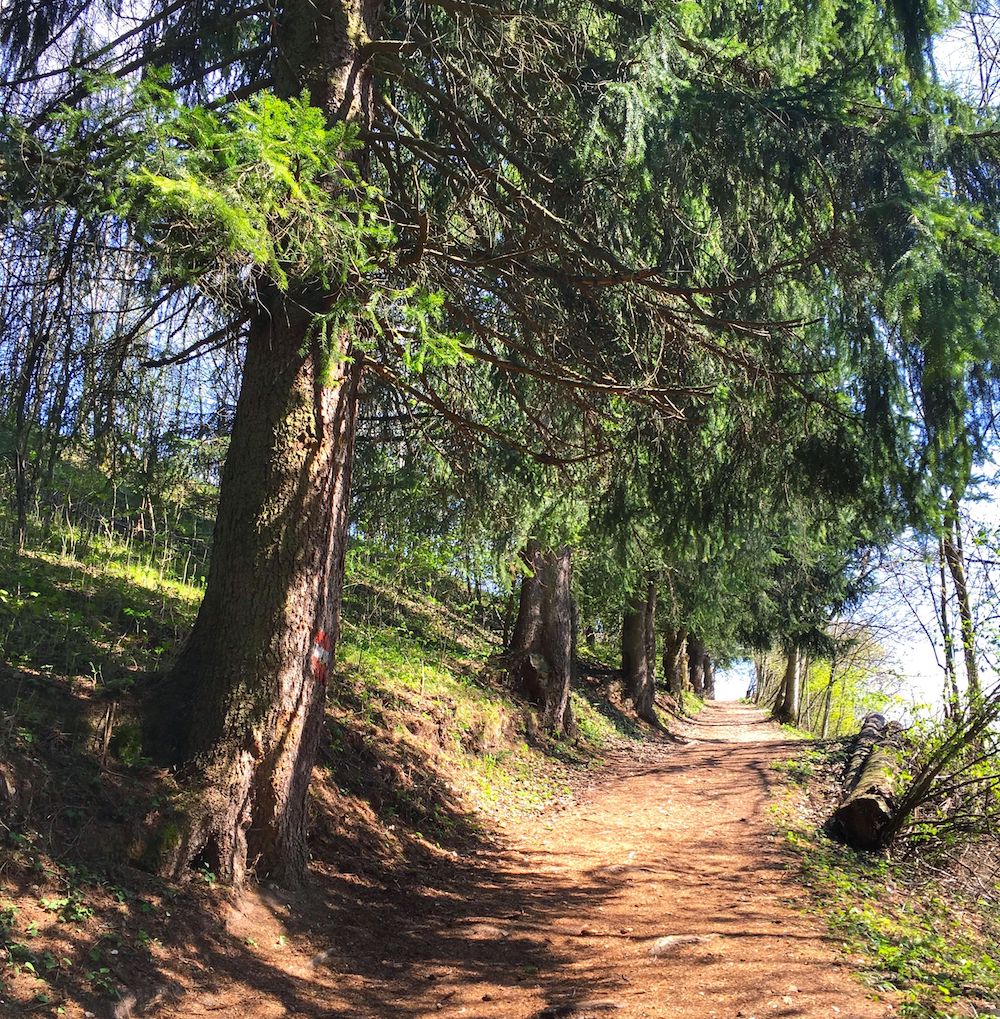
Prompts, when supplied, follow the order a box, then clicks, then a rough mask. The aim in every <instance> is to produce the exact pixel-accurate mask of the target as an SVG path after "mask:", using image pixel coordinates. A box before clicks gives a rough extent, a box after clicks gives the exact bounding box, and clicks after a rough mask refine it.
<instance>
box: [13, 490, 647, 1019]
mask: <svg viewBox="0 0 1000 1019" xmlns="http://www.w3.org/2000/svg"><path fill="white" fill-rule="evenodd" d="M106 508H107V507H106ZM147 516H148V514H147ZM136 519H137V512H136V510H135V509H134V508H133V509H132V510H130V511H129V512H127V513H126V512H119V513H118V515H117V517H116V516H112V515H111V514H110V513H108V515H106V516H102V515H101V514H100V513H96V512H94V513H91V514H90V516H89V517H88V518H86V519H80V520H75V521H73V520H71V521H69V522H67V519H66V514H65V513H63V514H62V516H59V515H56V516H54V517H53V519H51V520H49V521H47V522H46V521H43V520H42V519H40V518H39V519H36V520H35V522H34V523H35V528H34V530H33V537H34V540H33V542H32V546H31V547H30V548H29V549H28V550H27V551H25V552H24V553H23V554H18V553H16V552H14V551H12V550H11V549H10V548H0V659H2V661H3V663H4V664H3V666H2V669H0V847H2V848H0V851H2V857H0V998H3V999H4V1001H5V1002H6V1003H7V1004H6V1005H5V1006H4V1007H9V1008H14V1009H15V1010H24V1011H25V1012H28V1011H30V1012H31V1013H32V1014H43V1015H45V1014H52V1015H59V1014H79V1012H78V1009H79V1008H84V1007H85V1008H86V1009H87V1010H94V1009H96V1008H97V1006H98V1005H99V1003H100V1002H101V1001H102V1000H110V999H117V998H119V996H121V995H134V994H135V993H136V988H137V987H142V988H146V992H145V993H146V994H147V997H148V996H149V995H151V994H153V993H154V990H155V988H156V987H157V986H159V984H158V980H159V976H158V974H161V973H162V972H164V971H166V970H169V969H170V968H171V967H173V966H175V965H176V960H177V955H178V953H179V952H182V951H202V950H205V951H208V948H206V947H205V945H206V942H205V939H206V937H208V933H207V932H209V931H212V932H217V930H218V927H219V922H220V921H219V917H220V915H221V914H220V910H221V909H222V905H221V904H222V903H223V901H224V894H223V893H222V892H221V890H220V889H218V888H217V887H216V882H215V875H214V874H212V873H211V872H210V871H208V870H203V871H202V872H199V873H198V874H196V875H193V876H192V878H191V879H190V880H189V881H186V882H184V883H182V884H171V883H168V882H163V881H161V880H159V879H157V878H154V877H153V876H151V875H150V874H148V873H145V872H144V871H143V870H142V869H140V868H138V867H137V866H136V865H135V861H136V859H137V858H139V857H141V854H142V848H143V838H142V835H143V831H144V823H143V822H144V819H145V818H147V817H149V816H151V815H154V814H155V812H156V810H157V809H158V807H159V805H160V804H161V803H162V802H163V801H164V798H165V797H167V796H168V795H169V794H170V793H171V791H172V790H173V788H174V783H173V779H172V777H171V776H170V775H169V774H168V773H166V772H164V771H162V770H160V769H158V768H156V767H154V766H153V765H152V764H151V763H150V762H149V761H148V760H147V758H146V756H145V754H144V751H143V747H142V742H141V737H140V731H139V727H138V725H137V724H136V709H137V692H138V691H139V690H141V687H142V683H143V679H144V677H145V676H147V675H148V674H150V673H153V672H155V671H156V670H161V669H163V668H165V667H166V666H167V665H168V664H169V662H170V660H171V658H172V656H173V655H174V653H175V652H176V650H177V648H178V646H179V643H180V642H181V641H182V640H183V639H184V636H185V634H186V632H187V630H188V628H189V626H190V624H191V622H192V620H193V618H194V615H195V613H196V611H197V606H198V603H199V599H200V597H201V593H202V588H201V586H200V585H201V582H202V580H201V578H202V576H203V574H202V572H201V552H200V550H199V551H198V552H193V551H192V549H193V548H196V546H193V545H192V543H191V541H189V540H188V541H185V539H184V532H183V530H177V531H171V530H170V529H169V528H163V527H161V528H160V529H159V530H158V531H156V532H151V531H150V529H149V527H148V526H147V527H146V528H144V529H138V528H137V527H136ZM167 519H168V523H169V515H168V518H167ZM0 524H2V522H0ZM201 540H202V538H199V539H198V541H199V542H200V541H201ZM193 564H194V565H193ZM491 614H492V618H494V619H495V618H497V617H496V613H495V612H492V610H491V609H490V608H489V607H485V606H482V605H480V604H479V603H478V602H477V601H475V600H473V599H471V598H470V597H469V596H468V594H467V593H466V592H465V590H464V588H462V587H461V586H460V585H459V584H457V583H456V582H455V580H454V578H451V577H449V576H448V575H447V573H446V572H445V573H438V574H436V575H433V576H431V577H428V576H426V575H422V578H421V582H420V583H419V584H409V583H407V578H406V577H405V576H401V575H400V566H399V558H398V556H394V555H391V554H389V553H388V552H386V551H385V550H379V549H376V548H372V547H366V546H363V545H356V546H355V548H354V549H353V550H352V553H351V556H350V561H349V564H348V576H347V588H346V601H345V612H344V616H345V618H344V633H343V639H342V641H341V644H340V648H339V660H338V674H337V676H336V678H335V680H333V681H331V683H330V690H331V699H330V702H329V708H328V733H327V738H326V739H325V741H324V746H323V750H322V754H321V760H320V763H319V766H318V768H317V774H316V781H315V784H314V794H313V801H314V802H313V808H312V819H313V823H312V847H313V852H314V856H315V860H314V868H313V869H314V872H317V873H320V872H326V873H336V874H339V875H348V874H349V875H354V878H353V880H355V881H358V882H361V883H363V884H365V885H369V884H374V885H377V886H382V887H385V886H390V885H392V884H393V883H398V882H405V881H407V880H409V879H410V878H409V877H408V875H412V874H413V873H415V872H418V871H420V869H421V868H426V867H427V866H433V865H434V861H439V862H440V861H449V860H453V859H455V858H457V856H458V855H459V854H462V853H464V852H466V851H468V850H470V848H471V847H474V846H476V845H480V844H485V843H488V842H489V840H490V838H491V837H492V835H493V833H494V832H496V831H499V830H501V829H503V828H504V827H505V826H510V825H514V824H516V822H517V819H518V817H521V816H523V815H524V814H525V812H531V811H535V810H538V809H540V808H541V807H543V806H545V805H548V804H553V803H556V802H558V801H560V800H568V799H569V798H571V797H572V795H573V791H574V789H575V788H577V787H578V786H579V784H580V783H581V782H582V781H585V780H586V777H587V775H588V773H589V772H590V771H592V770H593V769H595V768H598V767H599V766H600V765H601V763H602V761H603V760H605V759H606V758H607V757H608V756H609V755H615V754H616V753H617V752H619V751H622V750H628V751H629V752H630V753H633V754H634V753H637V752H640V751H641V746H642V743H643V742H644V741H645V740H646V739H648V738H649V735H650V734H649V733H648V732H647V731H645V730H643V729H642V728H640V727H639V726H637V725H636V724H634V723H633V722H632V721H630V720H629V719H628V718H627V717H626V716H625V714H624V713H623V712H622V711H621V710H620V709H619V707H618V706H616V695H615V693H614V691H613V690H610V689H608V687H607V686H606V685H604V684H605V683H606V680H607V676H608V673H607V671H606V670H605V671H603V672H602V671H600V670H595V671H594V674H593V675H588V674H585V675H584V676H582V677H581V683H580V685H579V689H578V690H577V691H576V692H575V693H574V695H573V698H574V703H573V706H574V711H575V714H576V718H577V720H578V727H579V734H578V737H577V738H575V739H573V740H564V741H553V740H549V739H546V738H543V737H542V736H541V735H540V734H539V733H538V731H537V729H536V726H535V724H534V715H533V712H532V710H531V709H530V708H529V707H528V706H526V705H525V704H523V703H521V702H519V701H518V700H517V699H516V698H514V697H513V696H512V695H511V693H510V691H509V690H507V689H506V688H505V687H504V685H503V682H502V676H501V675H500V674H498V673H497V672H496V670H495V669H494V668H493V667H492V666H491V665H490V657H491V656H492V655H494V654H495V653H496V652H497V651H498V650H499V641H498V635H497V633H496V632H495V631H493V630H490V629H488V628H487V627H486V626H484V625H483V620H484V618H485V617H487V616H490V615H491ZM212 936H213V937H214V936H215V934H213V935H212ZM192 946H195V947H192ZM197 946H201V947H200V948H198V947H197ZM216 949H217V950H219V951H222V950H223V949H221V948H219V947H218V946H216ZM252 949H253V946H251V945H243V944H241V943H236V942H233V940H232V939H231V938H230V939H229V940H228V942H227V943H226V944H225V946H224V951H225V953H226V954H227V957H231V956H233V955H234V954H235V955H236V956H238V955H239V953H241V952H244V951H245V952H248V953H250V952H251V951H252ZM103 1007H104V1009H105V1010H106V1006H103ZM60 1009H62V1010H64V1011H62V1012H60ZM67 1010H68V1011H67ZM97 1014H103V1013H100V1012H99V1013H97Z"/></svg>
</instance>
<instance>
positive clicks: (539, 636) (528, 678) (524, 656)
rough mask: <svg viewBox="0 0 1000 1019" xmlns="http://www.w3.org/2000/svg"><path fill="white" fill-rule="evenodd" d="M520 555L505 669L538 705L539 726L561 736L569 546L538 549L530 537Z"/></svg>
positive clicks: (569, 652)
mask: <svg viewBox="0 0 1000 1019" xmlns="http://www.w3.org/2000/svg"><path fill="white" fill-rule="evenodd" d="M523 558H524V561H525V565H526V566H527V567H528V573H526V574H525V577H524V579H523V580H522V581H521V600H520V607H519V609H518V613H517V622H516V623H515V624H514V635H513V636H512V638H511V642H510V647H509V648H508V650H507V653H506V655H505V658H506V662H507V672H508V675H509V676H510V680H511V684H512V686H513V687H514V689H515V690H517V691H518V693H520V694H521V695H522V696H523V697H525V698H527V699H528V700H529V701H531V702H532V703H533V704H535V705H537V706H538V707H539V708H540V710H541V714H542V726H543V728H544V729H546V730H547V731H548V732H552V733H556V734H558V735H562V734H565V733H569V732H571V731H572V729H573V713H572V710H571V708H570V701H569V693H570V687H571V685H572V682H573V674H574V670H575V668H576V625H575V623H574V616H575V612H574V607H573V599H572V595H571V592H570V582H571V579H572V570H571V564H570V550H569V549H568V548H564V549H561V550H560V551H558V552H555V551H547V550H546V551H543V550H542V548H541V547H540V546H539V544H538V542H537V541H534V540H532V541H530V542H529V543H528V547H527V548H526V549H525V551H524V553H523Z"/></svg>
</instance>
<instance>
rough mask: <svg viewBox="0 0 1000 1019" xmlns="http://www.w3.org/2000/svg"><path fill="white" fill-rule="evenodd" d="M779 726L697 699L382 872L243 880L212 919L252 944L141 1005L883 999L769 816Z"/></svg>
mask: <svg viewBox="0 0 1000 1019" xmlns="http://www.w3.org/2000/svg"><path fill="white" fill-rule="evenodd" d="M799 746H800V744H798V743H797V741H791V740H790V738H789V736H788V735H787V734H786V733H785V732H783V731H782V730H781V729H780V728H779V727H777V726H776V725H774V724H772V723H770V722H768V721H766V719H765V717H764V714H763V712H761V711H759V710H757V709H755V708H752V707H749V706H746V705H742V704H733V703H716V704H709V705H708V706H707V707H706V709H705V711H704V712H703V713H702V714H701V715H700V716H699V717H698V718H697V719H694V720H692V721H688V722H686V723H683V726H682V733H681V737H680V741H675V740H667V739H664V740H663V741H662V742H658V743H657V744H655V745H653V746H650V747H649V751H648V752H647V753H645V754H643V755H642V756H641V758H640V760H639V761H638V762H637V761H636V759H635V758H634V757H631V758H630V757H628V756H625V755H622V756H621V757H619V758H617V759H616V760H614V761H612V762H610V763H609V765H608V767H607V768H605V769H602V771H601V773H600V774H596V775H594V776H592V778H591V780H590V783H591V784H590V785H589V787H588V788H586V789H584V790H581V791H580V792H579V793H578V795H577V796H576V798H575V801H574V802H573V803H572V804H570V805H565V804H564V805H563V806H561V807H559V808H553V809H550V810H548V811H545V812H543V813H541V814H540V815H539V816H538V817H536V818H532V819H529V820H528V821H524V822H522V823H520V824H519V825H518V826H517V829H516V831H515V830H513V828H514V826H511V830H510V831H509V832H508V834H507V835H506V836H505V837H503V838H502V839H498V840H497V841H496V843H495V844H494V845H491V846H486V845H484V844H482V843H481V844H480V845H479V847H478V848H471V847H470V849H469V851H468V852H466V853H454V852H444V851H443V852H442V853H441V856H440V858H439V860H438V861H437V862H434V861H432V860H428V861H425V862H424V863H423V864H422V865H420V866H418V867H415V868H413V869H412V870H411V872H410V873H409V874H408V875H400V882H399V884H398V885H397V886H396V887H385V886H383V887H380V888H375V887H372V886H370V885H366V884H365V883H364V882H357V881H352V880H350V875H344V874H341V873H338V872H336V871H335V870H333V869H332V868H331V869H330V870H329V871H327V870H326V869H325V868H324V867H323V866H322V865H321V864H314V871H313V875H312V878H311V880H310V883H309V885H308V886H307V887H306V888H304V889H303V890H302V891H301V892H299V893H296V894H294V895H288V894H285V893H279V892H277V891H274V890H266V889H265V890H263V891H261V892H257V893H254V894H252V895H248V896H244V897H243V898H242V899H241V900H240V902H239V904H238V905H231V906H230V907H229V909H228V915H226V916H225V926H226V928H227V933H228V935H229V936H230V938H231V939H232V941H233V942H235V941H236V940H237V939H241V940H242V941H243V943H245V944H249V945H252V946H253V952H252V956H253V961H252V962H251V961H250V960H248V959H247V957H246V954H245V953H244V954H242V955H241V957H240V959H239V962H238V965H236V964H235V963H236V960H235V959H232V960H229V961H228V962H227V959H226V958H225V956H224V955H222V954H219V955H214V956H212V957H211V958H205V957H203V958H202V959H200V960H198V961H197V963H196V962H195V960H189V961H190V962H191V967H190V968H189V969H188V970H187V971H184V970H183V969H182V968H180V967H170V968H173V969H174V974H173V976H174V978H175V980H172V981H171V983H172V988H171V989H168V988H167V987H166V986H164V987H163V988H162V989H161V994H160V995H159V996H158V997H157V999H156V1000H149V999H148V998H147V1005H146V1008H145V1009H143V1011H145V1013H146V1014H156V1015H161V1016H171V1017H173V1016H176V1017H181V1016H184V1017H187V1016H191V1017H193V1016H219V1015H221V1016H239V1017H241V1019H265V1017H267V1019H271V1017H278V1016H289V1017H291V1016H295V1017H298V1016H302V1017H310V1019H320V1017H328V1019H334V1017H337V1019H341V1017H342V1019H347V1017H351V1019H367V1017H373V1019H374V1017H377V1019H389V1017H418V1016H436V1015H441V1016H443V1017H448V1016H459V1015H462V1016H469V1017H477V1019H479V1017H482V1019H493V1017H495V1019H501V1017H502V1019H528V1017H537V1019H548V1017H561V1016H567V1017H568V1016H573V1017H575V1019H584V1017H587V1016H603V1015H620V1016H622V1017H623V1019H624V1017H630V1019H633V1017H634V1019H640V1017H670V1016H685V1017H691V1016H694V1017H706V1019H707V1017H713V1016H719V1017H729V1019H732V1017H745V1019H752V1017H757V1019H764V1017H770V1016H782V1017H792V1016H841V1017H845V1019H850V1017H859V1019H860V1017H868V1016H884V1015H886V1014H888V1013H890V1012H892V1010H893V1005H892V1002H891V999H890V998H889V997H887V996H885V995H878V994H875V993H873V992H872V991H871V990H867V989H866V988H864V987H863V986H862V985H861V984H860V983H858V982H857V980H856V979H855V978H854V977H853V976H852V969H853V967H852V965H851V961H850V960H849V959H848V958H847V957H846V956H845V955H844V954H843V953H842V951H841V950H840V948H839V947H838V945H837V944H836V943H834V942H833V941H832V940H831V938H830V936H829V934H828V933H827V928H826V925H825V923H824V920H823V919H822V918H821V917H820V916H817V915H815V911H814V910H812V911H811V910H810V907H809V898H808V893H807V892H806V891H805V890H804V889H803V888H801V887H800V886H798V885H797V883H796V879H795V877H794V876H793V875H794V874H795V872H796V868H795V864H794V860H793V859H792V857H791V855H790V853H789V852H788V850H787V849H786V848H785V846H784V844H783V840H782V839H781V838H780V837H778V835H777V834H776V832H775V824H776V822H775V817H774V814H773V811H772V810H771V808H772V807H773V805H774V804H775V802H776V799H777V798H778V797H780V795H781V794H782V788H783V786H784V785H785V782H786V780H785V779H783V777H782V776H781V774H780V772H779V770H776V769H775V768H774V764H775V763H777V762H780V761H781V760H782V759H783V758H787V757H788V756H789V754H790V753H794V751H795V750H796V748H797V747H799ZM269 946H274V947H269ZM230 963H231V964H230ZM248 963H249V964H248ZM161 972H162V971H161ZM133 1000H134V999H133ZM128 1001H129V998H128V997H126V999H125V1002H128ZM125 1011H127V1009H126V1010H125ZM119 1014H123V1012H122V1011H120V1013H119Z"/></svg>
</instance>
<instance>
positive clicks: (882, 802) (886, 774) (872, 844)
mask: <svg viewBox="0 0 1000 1019" xmlns="http://www.w3.org/2000/svg"><path fill="white" fill-rule="evenodd" d="M896 731H897V730H895V729H893V727H891V726H888V725H887V724H886V721H885V719H884V718H883V717H882V716H881V715H879V714H874V713H873V714H871V715H869V716H868V717H867V718H866V719H865V721H864V724H863V725H862V726H861V731H860V732H859V733H858V735H857V736H856V737H855V738H854V744H853V746H852V747H851V753H850V756H849V758H848V761H847V766H846V767H845V769H844V776H843V781H844V791H845V795H844V799H843V801H842V802H841V804H840V806H839V807H837V809H836V810H835V811H834V812H833V817H832V818H831V819H830V821H831V828H832V830H833V832H834V834H836V835H837V836H838V837H839V838H840V839H841V840H842V841H844V842H846V843H847V844H848V845H849V846H853V847H854V848H855V849H866V850H875V849H882V848H883V847H884V846H885V845H886V844H887V843H888V841H889V839H890V838H891V835H892V830H893V829H892V821H893V816H894V808H895V803H894V799H893V794H894V789H895V780H896V772H897V759H896V754H895V753H894V751H893V746H892V743H893V738H894V736H895V733H896Z"/></svg>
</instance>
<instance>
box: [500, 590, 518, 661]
mask: <svg viewBox="0 0 1000 1019" xmlns="http://www.w3.org/2000/svg"><path fill="white" fill-rule="evenodd" d="M518 605H519V599H518V596H517V593H516V592H515V591H511V592H510V594H509V595H508V596H507V605H506V608H505V609H504V614H503V646H504V647H510V642H511V636H512V634H513V628H514V625H515V624H516V621H517V614H518Z"/></svg>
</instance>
